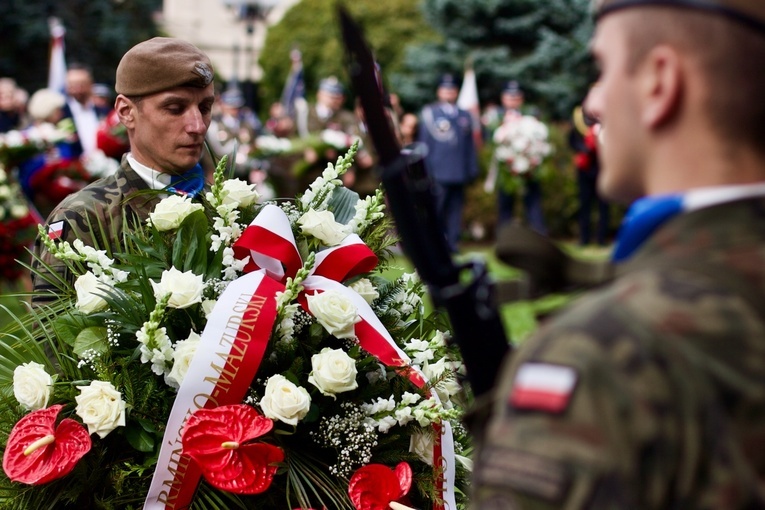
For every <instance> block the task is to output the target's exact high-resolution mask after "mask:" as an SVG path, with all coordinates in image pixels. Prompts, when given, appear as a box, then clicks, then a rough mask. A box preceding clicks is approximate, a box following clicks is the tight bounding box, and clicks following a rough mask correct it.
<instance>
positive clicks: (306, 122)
mask: <svg viewBox="0 0 765 510" xmlns="http://www.w3.org/2000/svg"><path fill="white" fill-rule="evenodd" d="M344 105H345V87H344V86H343V84H342V83H340V81H339V80H338V79H337V78H336V77H334V76H330V77H328V78H324V79H323V80H321V82H319V89H318V90H317V92H316V102H315V103H314V104H309V105H307V108H303V109H298V111H297V112H296V121H295V124H296V127H297V130H298V134H299V136H300V137H301V138H303V139H309V138H316V139H317V140H318V142H317V143H318V144H319V146H321V147H323V151H317V150H316V149H315V148H313V147H309V148H308V149H306V150H305V151H304V154H303V158H304V160H305V166H306V168H305V169H304V170H302V171H301V175H299V176H298V180H299V182H300V185H299V188H298V189H305V188H306V187H308V185H309V184H310V183H311V182H313V180H314V179H315V178H316V177H317V176H318V175H320V174H321V172H323V171H324V169H325V168H326V166H327V163H333V164H334V163H335V162H336V161H337V158H338V156H340V155H341V154H342V152H343V151H344V150H346V149H347V148H348V147H350V146H351V144H352V143H353V141H354V140H356V139H358V138H359V135H360V133H359V119H358V117H357V116H356V114H355V113H354V112H352V111H350V110H348V109H346V108H345V106H344ZM354 180H355V168H353V167H352V168H351V169H350V170H349V171H348V172H346V173H345V174H344V175H343V184H344V185H346V186H348V187H353V185H354Z"/></svg>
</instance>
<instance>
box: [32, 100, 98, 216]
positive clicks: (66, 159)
mask: <svg viewBox="0 0 765 510" xmlns="http://www.w3.org/2000/svg"><path fill="white" fill-rule="evenodd" d="M65 104H66V98H65V97H64V95H63V94H61V93H60V92H57V91H55V90H51V89H40V90H38V91H36V92H35V93H34V94H32V97H30V98H29V102H28V104H27V112H28V115H29V119H30V120H31V126H30V127H29V128H28V129H44V128H45V127H47V128H48V129H50V131H54V130H55V129H57V125H58V124H59V122H60V121H61V119H62V118H63V117H64V106H65ZM46 125H47V126H46ZM76 145H77V140H76V138H75V137H74V135H71V136H69V137H68V138H65V139H63V140H61V141H59V142H57V143H55V144H54V145H53V146H52V147H50V148H49V149H48V150H47V151H45V152H43V153H41V154H37V155H35V156H32V157H31V158H29V159H27V160H25V161H22V162H20V163H19V164H18V179H19V184H20V185H21V189H22V191H23V192H24V195H25V196H26V197H27V200H28V201H29V203H30V204H32V205H33V206H34V208H35V209H36V211H37V212H38V213H39V214H40V216H41V219H42V218H45V217H47V216H48V214H50V212H51V211H52V210H53V208H54V207H56V206H57V205H58V204H59V203H60V202H61V201H62V200H64V199H65V198H66V197H68V196H69V195H71V194H72V193H74V192H76V191H79V190H81V189H82V188H84V187H85V186H86V185H87V184H88V183H89V182H90V179H91V176H90V174H89V173H88V172H87V170H86V169H85V167H84V166H83V164H82V162H81V161H80V158H79V157H78V156H77V150H78V148H77V147H76Z"/></svg>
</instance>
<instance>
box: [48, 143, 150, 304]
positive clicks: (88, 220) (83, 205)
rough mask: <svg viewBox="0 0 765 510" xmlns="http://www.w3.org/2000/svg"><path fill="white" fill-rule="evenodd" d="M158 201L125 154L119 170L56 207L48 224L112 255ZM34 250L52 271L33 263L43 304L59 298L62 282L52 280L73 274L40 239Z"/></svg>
mask: <svg viewBox="0 0 765 510" xmlns="http://www.w3.org/2000/svg"><path fill="white" fill-rule="evenodd" d="M158 201H159V196H158V194H157V193H156V192H153V191H151V190H150V189H149V187H148V186H147V185H146V183H145V182H144V181H143V179H141V177H140V176H139V175H138V174H137V173H135V171H134V170H133V169H132V168H131V167H130V165H129V164H128V162H127V158H126V157H125V156H123V158H122V164H121V166H120V169H119V170H118V171H117V173H115V174H114V175H112V176H109V177H105V178H103V179H99V180H97V181H95V182H93V183H92V184H90V185H89V186H87V187H85V188H83V189H82V190H80V191H79V192H77V193H74V194H72V195H69V196H68V197H67V198H65V199H64V200H63V201H62V202H61V203H60V204H59V205H58V206H57V207H56V208H55V209H54V210H53V212H52V213H51V214H50V216H49V217H48V220H47V223H48V225H49V229H50V228H52V227H60V228H61V230H60V239H61V240H63V241H68V242H69V243H70V244H71V243H72V242H73V241H74V240H75V239H79V240H81V241H82V242H83V243H84V244H85V245H87V246H92V247H94V248H97V249H101V250H106V252H107V254H108V255H109V256H110V257H111V256H112V255H113V253H115V252H119V251H121V250H122V246H123V243H122V241H121V239H122V236H123V235H128V234H129V228H128V227H130V225H135V222H136V221H143V220H145V219H146V218H147V217H148V215H149V212H151V210H152V208H153V207H154V206H155V205H156V204H157V202H158ZM35 253H37V254H38V255H39V257H40V259H41V260H42V261H43V262H44V263H45V264H46V265H48V266H50V268H51V269H52V273H53V274H51V272H49V271H48V270H47V268H46V267H45V266H44V265H42V264H40V263H39V262H37V261H36V262H35V263H34V269H35V271H34V273H33V283H34V290H35V293H36V296H35V298H34V299H33V301H34V302H35V303H40V302H45V301H49V300H52V299H54V298H55V297H56V296H55V293H56V289H57V288H58V287H59V285H55V283H51V282H50V281H49V280H50V279H53V280H54V281H57V280H58V281H61V280H63V281H69V283H71V275H69V274H67V273H68V271H67V269H66V265H65V264H64V263H63V262H61V261H59V260H58V259H56V258H55V257H53V256H52V255H51V254H50V252H48V250H47V249H46V248H45V245H43V244H42V243H41V242H40V239H38V240H37V241H36V243H35ZM56 275H58V276H56ZM45 293H47V294H49V296H46V295H44V294H45Z"/></svg>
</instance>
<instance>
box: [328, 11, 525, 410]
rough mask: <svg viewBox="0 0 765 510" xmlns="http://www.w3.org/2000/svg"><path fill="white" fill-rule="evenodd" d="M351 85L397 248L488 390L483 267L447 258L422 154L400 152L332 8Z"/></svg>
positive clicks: (480, 390) (495, 328) (501, 334)
mask: <svg viewBox="0 0 765 510" xmlns="http://www.w3.org/2000/svg"><path fill="white" fill-rule="evenodd" d="M338 10H339V16H340V22H341V27H342V35H343V41H344V43H345V49H346V53H347V58H348V66H349V71H350V76H351V82H352V85H353V90H354V92H355V93H356V96H357V97H358V98H359V100H360V102H361V107H362V108H363V111H364V117H365V121H366V126H367V129H368V131H369V136H370V138H371V140H372V143H373V144H374V147H375V150H376V152H377V155H378V158H379V164H380V167H381V168H382V175H381V179H382V183H383V186H384V189H385V191H386V194H387V198H388V204H389V207H390V211H391V213H392V215H393V218H394V220H395V222H396V228H397V229H398V233H399V235H400V237H401V244H402V246H403V249H404V252H405V253H406V255H407V256H408V257H409V258H410V259H411V261H412V263H413V264H414V267H415V268H416V269H417V272H418V273H419V275H420V277H421V278H422V280H423V282H424V283H425V284H426V285H427V287H428V289H429V292H430V294H431V296H432V298H433V302H434V305H435V306H437V307H440V308H443V309H445V310H446V312H447V314H448V315H449V319H450V321H451V324H452V327H453V329H454V339H455V341H456V344H457V345H458V346H459V349H460V351H461V352H462V359H463V362H464V364H465V369H466V371H467V378H468V381H469V382H470V386H471V387H472V389H473V392H474V394H475V395H476V396H479V395H481V394H484V393H486V392H488V391H489V390H490V389H491V388H492V387H493V385H494V381H495V379H496V375H497V373H498V372H499V368H500V365H501V363H502V361H503V359H504V358H505V355H506V354H507V353H508V351H509V350H510V344H509V342H508V339H507V337H506V336H505V330H504V327H503V325H502V322H501V319H500V317H499V314H498V311H497V305H496V299H495V297H494V293H495V289H494V285H493V283H492V282H491V281H490V280H489V277H488V272H487V270H486V265H485V263H483V262H479V261H474V262H471V263H467V264H462V265H458V264H455V263H454V261H453V260H452V257H451V255H450V250H449V247H448V245H447V243H446V239H445V237H444V235H443V230H442V228H441V224H440V220H439V218H438V217H437V215H436V212H435V200H434V197H433V191H432V186H431V182H430V180H429V178H428V175H427V173H426V171H425V166H424V164H423V161H422V156H421V155H418V154H416V153H402V150H401V147H400V145H399V143H398V140H397V139H396V135H395V133H394V130H393V126H392V124H391V118H390V116H389V115H388V113H387V112H386V109H385V106H384V94H383V90H382V86H381V83H382V81H381V80H380V77H379V76H378V75H377V68H376V65H375V61H374V58H373V56H372V52H371V51H370V49H369V47H368V45H367V43H366V41H365V40H364V36H363V34H362V31H361V29H360V28H359V26H358V25H357V24H356V22H355V21H354V20H353V19H352V18H351V17H350V15H349V14H348V13H347V12H346V11H345V9H343V8H342V7H339V8H338Z"/></svg>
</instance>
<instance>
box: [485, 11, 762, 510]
mask: <svg viewBox="0 0 765 510" xmlns="http://www.w3.org/2000/svg"><path fill="white" fill-rule="evenodd" d="M594 8H595V13H596V16H597V27H596V31H595V35H594V39H593V43H592V48H593V53H594V56H595V59H596V61H597V62H598V64H599V67H600V69H601V76H600V79H599V86H598V87H597V89H595V90H594V91H593V93H592V94H591V95H590V97H589V98H588V101H587V103H586V105H585V107H586V108H587V109H588V110H589V112H590V113H591V114H593V115H594V116H595V117H596V118H597V119H598V120H599V121H600V122H601V124H602V127H603V133H602V136H603V137H602V146H601V147H600V152H599V155H600V159H601V170H600V172H601V173H600V175H599V181H598V185H599V189H600V191H602V193H603V194H604V196H606V197H607V198H609V199H612V200H619V201H622V202H625V203H631V204H632V205H631V208H630V210H629V212H628V214H627V217H626V220H625V223H624V225H623V226H622V228H621V231H620V233H619V237H618V240H617V247H616V249H615V253H614V258H615V261H616V262H617V266H616V268H617V271H618V276H617V278H616V280H615V281H613V282H612V283H610V284H608V285H606V286H604V287H602V288H600V289H598V290H595V291H593V292H591V293H590V294H589V295H586V296H585V297H583V298H581V299H580V300H579V301H578V302H577V303H576V304H574V305H573V306H572V307H570V308H569V309H568V310H566V311H564V312H562V313H560V314H559V315H557V316H556V317H554V318H552V319H550V320H549V322H548V323H547V324H545V325H543V326H542V327H541V329H540V330H539V331H538V332H537V333H536V335H535V336H534V337H533V338H531V339H529V340H527V341H526V342H524V343H523V345H522V346H521V347H520V348H519V349H518V350H517V351H516V352H515V353H513V354H512V355H510V357H509V359H508V360H506V364H505V366H504V368H503V370H502V371H501V373H500V375H499V377H498V381H497V385H496V388H495V391H494V392H493V393H492V394H491V396H489V397H487V399H486V400H485V401H482V402H480V403H478V405H477V406H476V408H475V410H474V412H473V414H472V416H471V420H472V421H471V424H472V426H473V430H474V432H475V437H476V442H477V449H476V454H475V457H474V460H475V469H474V472H473V476H474V480H473V486H472V487H473V488H472V490H473V495H472V500H471V504H472V508H473V509H480V510H488V509H500V508H501V509H535V510H541V509H567V510H575V509H620V510H624V509H641V510H652V509H683V510H695V509H709V510H712V509H714V510H732V509H755V508H765V448H763V444H765V144H764V143H763V140H765V100H763V97H762V90H764V89H765V73H763V71H762V62H763V61H765V2H762V1H761V0H598V1H596V2H594ZM732 91H735V93H731V92H732ZM478 340H479V339H476V341H478Z"/></svg>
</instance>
